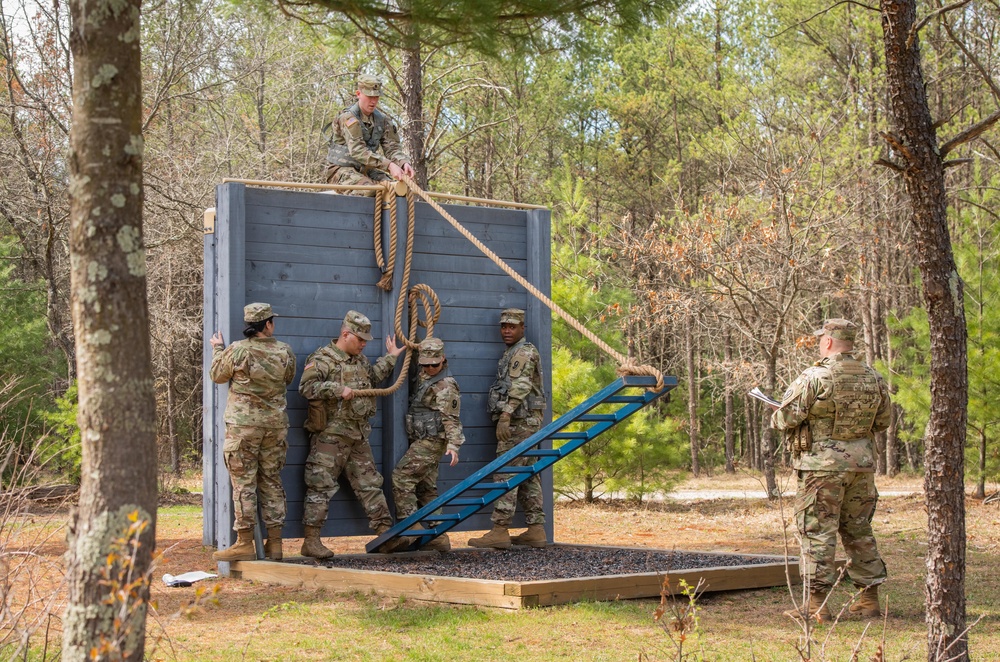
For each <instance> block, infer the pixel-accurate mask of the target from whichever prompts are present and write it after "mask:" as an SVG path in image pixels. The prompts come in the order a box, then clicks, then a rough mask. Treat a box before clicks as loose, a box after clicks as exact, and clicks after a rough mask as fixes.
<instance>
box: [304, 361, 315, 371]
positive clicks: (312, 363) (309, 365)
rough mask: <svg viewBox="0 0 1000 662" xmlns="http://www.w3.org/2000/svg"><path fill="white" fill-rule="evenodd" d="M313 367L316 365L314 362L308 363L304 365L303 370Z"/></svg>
mask: <svg viewBox="0 0 1000 662" xmlns="http://www.w3.org/2000/svg"><path fill="white" fill-rule="evenodd" d="M314 365H316V362H315V361H310V362H309V363H307V364H306V367H305V368H303V370H308V369H309V368H311V367H313V366H314Z"/></svg>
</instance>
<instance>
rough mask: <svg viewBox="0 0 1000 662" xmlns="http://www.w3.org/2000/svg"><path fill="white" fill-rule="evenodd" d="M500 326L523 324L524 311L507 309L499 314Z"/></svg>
mask: <svg viewBox="0 0 1000 662" xmlns="http://www.w3.org/2000/svg"><path fill="white" fill-rule="evenodd" d="M500 323H501V324H524V311H523V310H521V309H520V308H507V309H506V310H504V311H503V312H502V313H500Z"/></svg>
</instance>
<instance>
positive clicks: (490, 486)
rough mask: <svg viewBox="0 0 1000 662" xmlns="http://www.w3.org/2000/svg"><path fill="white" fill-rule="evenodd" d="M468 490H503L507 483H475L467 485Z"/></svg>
mask: <svg viewBox="0 0 1000 662" xmlns="http://www.w3.org/2000/svg"><path fill="white" fill-rule="evenodd" d="M469 489H470V490H505V489H507V483H476V484H475V485H473V486H471V487H469Z"/></svg>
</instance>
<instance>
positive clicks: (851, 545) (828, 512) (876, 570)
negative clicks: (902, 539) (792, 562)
mask: <svg viewBox="0 0 1000 662" xmlns="http://www.w3.org/2000/svg"><path fill="white" fill-rule="evenodd" d="M877 503H878V490H877V489H875V474H873V473H871V472H855V471H799V472H798V489H797V492H796V495H795V522H796V525H797V527H798V533H799V543H800V545H801V547H802V557H801V566H800V569H799V570H800V572H801V574H802V580H803V582H806V583H807V584H809V585H810V586H811V587H812V588H811V589H810V590H815V591H820V592H828V591H829V590H830V589H831V588H833V586H834V585H835V584H836V583H837V575H838V572H837V568H836V565H835V564H834V559H835V556H836V552H837V534H838V533H839V534H840V540H841V542H842V543H843V544H844V551H845V552H846V553H847V558H848V564H847V576H848V577H849V578H850V579H851V581H852V582H854V584H855V585H857V586H873V585H876V584H881V583H882V582H884V581H885V578H886V567H885V563H884V562H883V561H882V557H881V556H879V553H878V545H877V544H876V542H875V535H874V534H873V533H872V525H871V521H872V516H874V514H875V506H876V504H877Z"/></svg>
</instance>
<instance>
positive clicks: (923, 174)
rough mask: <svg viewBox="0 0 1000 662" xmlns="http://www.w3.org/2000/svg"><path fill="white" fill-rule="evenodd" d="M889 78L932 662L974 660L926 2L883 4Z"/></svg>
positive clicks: (958, 291)
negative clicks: (925, 354)
mask: <svg viewBox="0 0 1000 662" xmlns="http://www.w3.org/2000/svg"><path fill="white" fill-rule="evenodd" d="M880 11H881V15H882V30H883V33H884V43H885V52H886V78H887V82H888V90H889V97H890V108H891V111H892V115H893V120H894V122H893V123H894V125H895V129H896V131H897V135H896V136H894V137H891V138H890V142H891V144H892V146H893V149H894V152H895V156H896V158H900V159H902V160H903V161H904V165H903V167H902V169H901V172H902V177H903V182H904V184H905V186H906V191H907V193H908V194H909V196H910V201H911V204H912V206H913V230H914V234H915V237H916V254H917V264H918V266H919V268H920V276H921V279H922V281H923V288H924V303H925V306H926V308H927V319H928V323H929V326H930V339H931V368H930V389H931V408H930V420H929V421H928V425H927V432H928V434H927V442H926V443H927V448H926V450H925V454H924V461H925V465H926V466H925V472H924V490H925V494H926V499H927V519H928V549H927V581H926V591H925V594H926V600H927V605H926V606H927V616H926V620H927V643H928V648H927V659H928V660H941V659H948V660H967V659H969V655H968V638H967V634H966V632H965V628H966V615H965V483H964V479H965V452H964V451H965V435H966V429H965V426H966V419H967V410H966V407H967V399H968V375H967V364H966V361H967V355H966V326H965V312H964V308H963V306H964V302H963V292H962V280H961V278H960V277H959V275H958V272H957V270H956V268H955V260H954V256H953V254H952V248H951V237H950V236H949V233H948V218H947V209H946V203H947V199H946V195H945V182H944V163H943V160H942V157H941V153H940V151H939V149H938V145H937V135H936V132H935V128H934V123H933V120H932V118H931V113H930V109H929V108H928V105H927V93H926V90H925V87H924V80H923V74H922V72H921V70H920V50H919V39H918V38H917V33H916V32H914V27H915V26H914V23H915V20H916V0H881V2H880Z"/></svg>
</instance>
